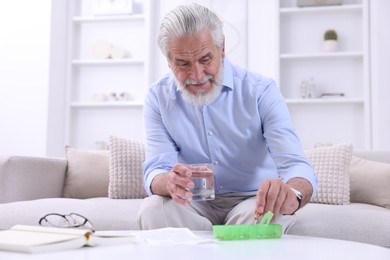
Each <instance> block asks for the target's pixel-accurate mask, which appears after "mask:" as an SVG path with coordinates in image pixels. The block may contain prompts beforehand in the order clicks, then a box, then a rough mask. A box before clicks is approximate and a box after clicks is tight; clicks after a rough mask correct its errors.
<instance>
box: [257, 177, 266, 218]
mask: <svg viewBox="0 0 390 260" xmlns="http://www.w3.org/2000/svg"><path fill="white" fill-rule="evenodd" d="M269 185H270V181H269V180H265V181H263V182H262V183H261V184H260V187H259V189H258V190H257V196H256V209H255V216H258V215H259V214H263V213H264V207H265V203H266V197H267V192H268V189H269Z"/></svg>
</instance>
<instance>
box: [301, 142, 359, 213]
mask: <svg viewBox="0 0 390 260" xmlns="http://www.w3.org/2000/svg"><path fill="white" fill-rule="evenodd" d="M305 154H306V156H307V158H308V159H309V160H310V161H311V163H312V164H313V166H314V169H315V171H316V174H317V178H318V190H317V194H315V195H314V196H313V198H312V199H311V202H315V203H323V204H334V205H344V204H349V202H350V188H349V167H350V165H351V157H352V145H351V144H336V145H330V146H321V147H316V148H315V149H312V150H306V151H305Z"/></svg>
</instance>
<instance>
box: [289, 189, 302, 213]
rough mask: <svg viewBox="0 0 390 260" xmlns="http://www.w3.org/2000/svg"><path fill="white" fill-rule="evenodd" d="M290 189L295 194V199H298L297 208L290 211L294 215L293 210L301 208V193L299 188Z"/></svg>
mask: <svg viewBox="0 0 390 260" xmlns="http://www.w3.org/2000/svg"><path fill="white" fill-rule="evenodd" d="M290 189H291V190H292V191H293V192H294V193H295V196H297V200H298V208H297V209H296V210H295V211H294V212H293V213H291V215H294V214H295V212H297V211H298V209H300V208H301V204H302V199H303V195H302V193H301V192H300V191H299V190H297V189H294V188H290Z"/></svg>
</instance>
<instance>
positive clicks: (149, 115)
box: [143, 90, 178, 195]
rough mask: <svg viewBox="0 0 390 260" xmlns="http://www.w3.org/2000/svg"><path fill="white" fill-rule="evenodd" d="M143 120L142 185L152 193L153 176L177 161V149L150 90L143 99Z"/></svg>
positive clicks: (168, 169)
mask: <svg viewBox="0 0 390 260" xmlns="http://www.w3.org/2000/svg"><path fill="white" fill-rule="evenodd" d="M144 120H145V129H146V158H145V162H144V163H143V169H144V185H145V190H146V192H147V193H148V194H149V195H152V191H151V189H150V185H151V183H152V181H153V178H154V177H156V176H157V175H158V174H161V173H164V172H168V171H170V170H171V169H172V165H174V164H175V163H177V162H178V151H177V149H176V145H175V143H174V141H173V140H172V138H171V137H170V135H169V134H168V132H167V130H166V128H165V126H164V123H163V119H162V116H161V113H160V109H159V102H158V97H157V95H156V93H154V92H153V91H151V90H150V91H149V92H148V94H147V96H146V99H145V106H144Z"/></svg>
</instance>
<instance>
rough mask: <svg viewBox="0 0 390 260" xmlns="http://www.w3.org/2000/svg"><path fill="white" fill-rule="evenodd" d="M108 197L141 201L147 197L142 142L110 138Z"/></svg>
mask: <svg viewBox="0 0 390 260" xmlns="http://www.w3.org/2000/svg"><path fill="white" fill-rule="evenodd" d="M109 150H110V160H109V177H110V182H109V186H108V197H109V198H111V199H139V198H145V197H146V196H147V194H146V192H145V189H144V186H143V171H142V163H143V162H144V160H145V147H144V144H143V143H141V142H137V141H134V140H128V139H123V138H118V137H115V136H110V139H109Z"/></svg>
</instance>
